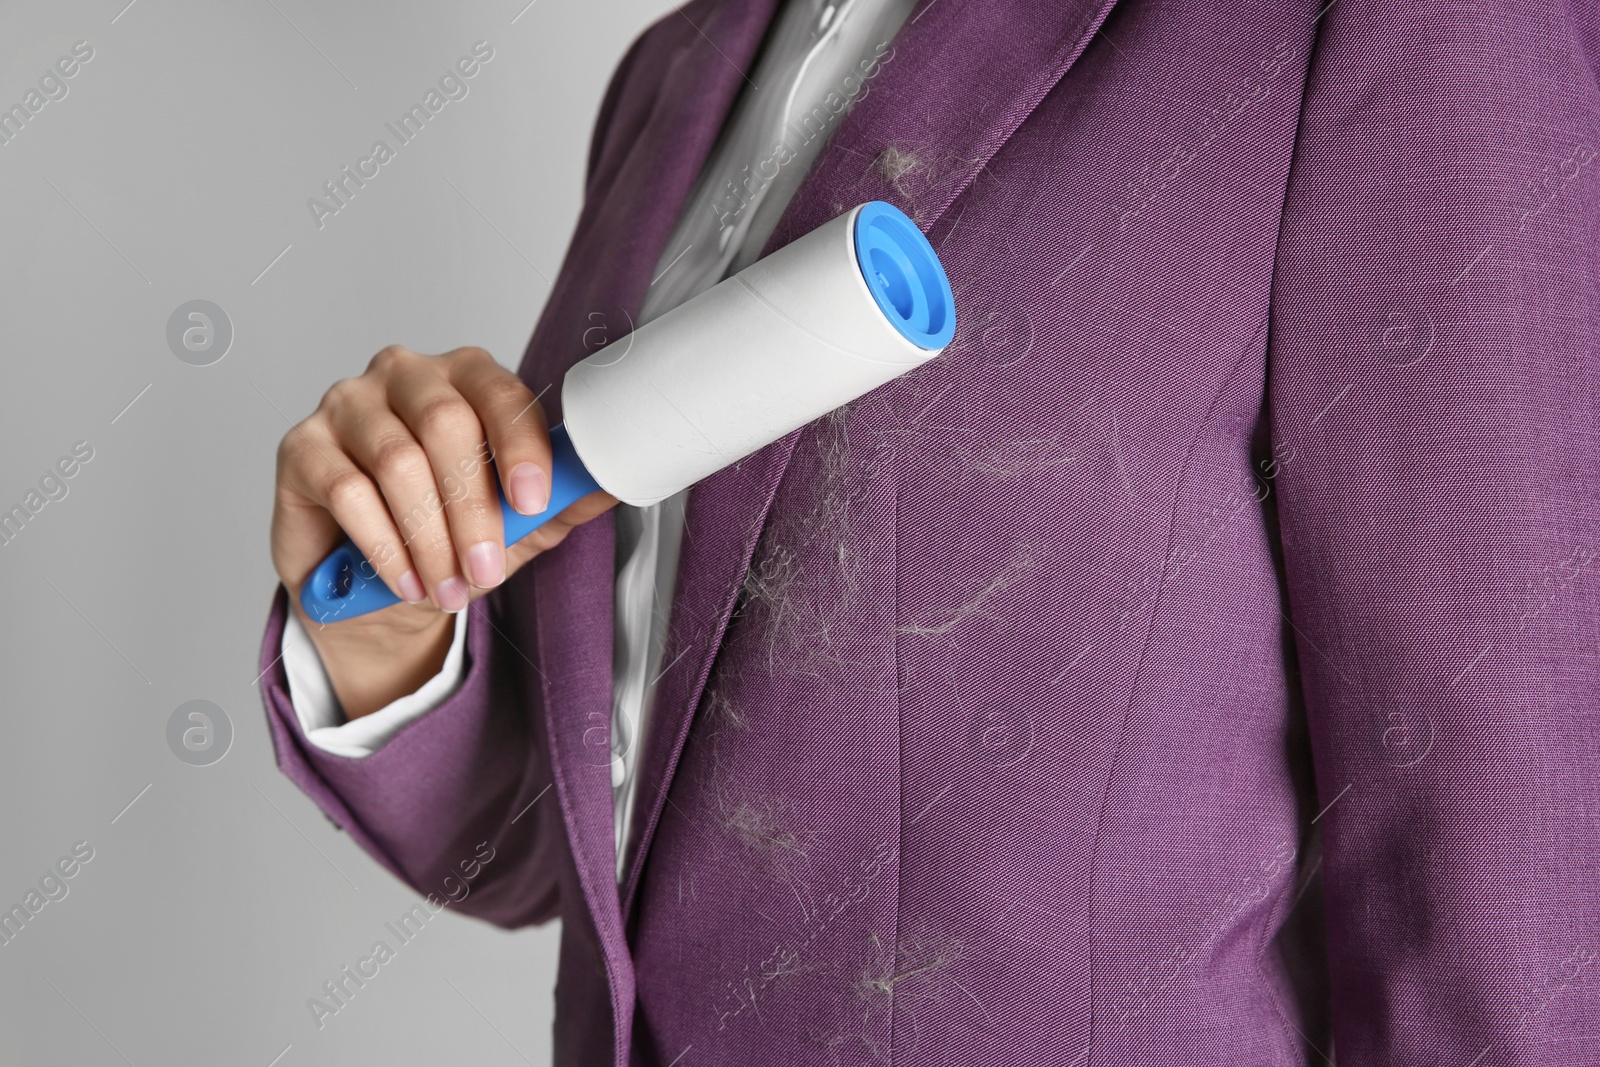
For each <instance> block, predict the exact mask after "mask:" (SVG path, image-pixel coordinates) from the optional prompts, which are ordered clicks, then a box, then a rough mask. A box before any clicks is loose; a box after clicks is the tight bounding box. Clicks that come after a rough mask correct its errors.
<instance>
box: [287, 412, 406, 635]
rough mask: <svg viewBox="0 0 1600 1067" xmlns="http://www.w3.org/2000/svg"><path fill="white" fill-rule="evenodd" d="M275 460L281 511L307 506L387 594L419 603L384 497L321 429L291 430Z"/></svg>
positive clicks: (314, 425)
mask: <svg viewBox="0 0 1600 1067" xmlns="http://www.w3.org/2000/svg"><path fill="white" fill-rule="evenodd" d="M280 457H281V459H280V465H279V473H278V481H279V486H280V489H281V490H282V491H283V494H284V495H287V496H289V497H290V499H288V500H285V501H284V503H285V506H286V507H289V508H294V507H303V506H306V505H310V506H311V507H313V508H315V509H320V510H321V511H322V512H325V513H326V514H327V515H328V516H330V517H331V518H332V520H333V522H335V523H337V524H338V527H339V529H341V530H343V531H344V534H345V536H346V537H348V538H350V540H351V541H352V542H353V543H354V544H355V546H356V548H358V549H359V550H360V551H361V554H362V555H363V556H365V557H366V559H367V561H368V563H369V564H370V565H371V567H372V569H373V570H374V571H376V573H377V576H378V577H379V578H380V579H382V581H383V583H384V584H385V585H386V586H388V587H389V589H390V591H391V592H393V593H394V594H395V595H396V596H398V597H400V598H401V599H402V600H405V601H408V602H410V603H413V604H415V603H419V602H421V601H422V600H423V599H424V592H423V587H422V583H421V581H420V580H419V579H418V576H417V571H416V567H415V565H414V564H413V562H412V559H411V556H410V553H409V552H408V551H407V550H406V546H405V541H404V538H403V537H402V536H401V534H400V531H399V530H398V529H396V528H395V524H394V522H393V520H392V519H391V517H390V514H389V508H388V505H387V504H386V503H385V501H384V499H383V495H382V494H381V493H380V492H379V490H378V487H377V486H376V485H374V484H373V482H372V479H371V478H369V477H368V476H367V475H366V473H365V472H364V471H362V470H361V469H360V468H359V467H358V466H357V465H356V463H355V462H353V461H352V459H351V458H350V457H349V456H348V455H347V454H346V453H345V452H344V451H343V450H342V449H341V448H340V447H339V445H338V442H337V441H335V440H334V439H333V436H332V434H331V433H329V432H328V430H327V429H326V427H325V426H324V425H323V424H322V423H321V422H320V421H313V420H307V422H306V423H302V424H301V425H299V426H296V427H295V428H294V429H293V430H291V431H290V433H289V436H288V437H287V438H285V439H284V446H283V448H282V450H281V452H280ZM294 497H298V498H299V500H298V501H297V500H294V499H293V498H294ZM330 547H331V546H330ZM297 569H298V568H297ZM308 573H309V571H308ZM369 576H370V575H369ZM300 580H301V581H304V575H302V576H300Z"/></svg>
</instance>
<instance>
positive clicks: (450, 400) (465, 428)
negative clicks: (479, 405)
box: [417, 394, 478, 438]
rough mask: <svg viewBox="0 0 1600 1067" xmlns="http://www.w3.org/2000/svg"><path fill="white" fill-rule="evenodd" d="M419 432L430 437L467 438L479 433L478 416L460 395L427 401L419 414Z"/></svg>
mask: <svg viewBox="0 0 1600 1067" xmlns="http://www.w3.org/2000/svg"><path fill="white" fill-rule="evenodd" d="M417 430H418V431H419V432H420V433H422V434H424V435H425V436H428V437H439V438H449V437H465V436H475V435H476V434H477V433H478V415H477V413H476V412H475V411H473V410H472V405H470V404H468V403H467V402H466V401H465V400H463V399H462V398H461V397H460V395H459V394H457V395H453V396H442V397H437V398H435V399H433V400H429V401H426V402H425V403H424V404H423V405H422V407H421V409H420V410H419V411H418V412H417Z"/></svg>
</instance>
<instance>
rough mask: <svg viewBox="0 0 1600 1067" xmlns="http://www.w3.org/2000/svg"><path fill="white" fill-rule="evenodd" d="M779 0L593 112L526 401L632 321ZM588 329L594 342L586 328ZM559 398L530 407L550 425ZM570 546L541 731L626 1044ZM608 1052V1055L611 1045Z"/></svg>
mask: <svg viewBox="0 0 1600 1067" xmlns="http://www.w3.org/2000/svg"><path fill="white" fill-rule="evenodd" d="M776 3H777V0H750V2H746V3H736V4H727V3H724V4H706V3H702V4H690V5H688V6H687V7H686V8H685V9H683V10H681V11H679V12H677V13H676V14H677V17H676V18H673V17H670V16H669V18H668V19H667V20H665V21H663V22H662V23H661V24H660V25H659V26H658V27H656V28H655V29H654V30H652V31H650V32H649V33H647V34H646V36H645V37H643V38H642V39H641V41H640V42H639V43H638V44H637V45H636V48H635V51H634V52H631V53H630V54H629V56H628V58H627V59H626V60H625V61H624V62H625V66H626V70H624V71H622V72H621V73H619V80H618V82H617V84H616V85H615V86H614V87H613V89H612V91H611V92H610V93H609V94H608V97H607V100H606V101H605V103H604V104H603V105H602V108H603V111H602V115H603V118H604V122H603V123H602V125H603V126H604V127H605V129H604V134H603V141H601V142H600V143H597V144H596V145H595V146H594V150H593V155H592V163H593V166H592V169H591V173H590V175H589V179H588V188H587V190H586V197H585V207H584V211H583V214H582V215H581V216H580V218H579V221H578V225H577V227H576V228H575V231H574V235H573V239H572V244H571V246H570V247H569V249H568V251H567V256H566V260H565V262H564V263H563V266H562V270H561V274H560V276H559V277H558V278H557V281H556V284H555V286H554V288H553V289H552V292H551V294H550V297H549V299H548V300H547V301H546V304H545V310H544V313H543V314H542V315H541V316H540V320H539V325H538V328H537V329H536V330H535V332H534V335H533V339H532V340H531V341H530V342H529V346H528V351H527V353H526V354H525V356H524V359H523V363H522V368H521V371H520V373H521V375H522V377H523V379H524V380H525V381H527V383H528V384H529V385H530V386H531V387H532V388H533V389H534V391H535V392H542V391H543V390H544V389H545V387H546V386H547V385H549V384H551V383H554V382H558V381H560V379H561V377H562V375H564V374H565V373H566V371H567V368H569V367H570V366H572V364H574V363H576V362H577V361H578V360H580V359H582V358H583V357H585V356H586V355H588V354H589V353H590V352H591V351H593V350H594V349H595V348H596V347H598V346H597V344H596V343H595V342H596V338H597V336H598V337H600V338H606V337H609V338H610V339H615V337H616V336H620V335H622V334H625V333H626V332H627V330H628V326H627V324H628V323H629V322H631V321H632V320H633V319H634V318H636V317H637V315H638V311H639V308H640V307H641V305H642V304H643V301H644V297H645V293H646V290H647V289H648V287H649V282H650V275H651V270H652V269H653V267H654V265H655V263H656V261H657V259H658V257H659V256H660V254H661V249H662V247H663V246H664V245H665V244H666V241H667V238H668V236H669V235H670V233H671V231H672V227H673V225H674V223H675V222H676V221H677V216H678V212H679V211H680V209H681V207H682V205H683V203H684V201H685V200H686V199H687V197H688V194H689V191H690V189H691V187H692V186H693V183H694V180H695V178H696V176H697V175H698V172H699V170H700V167H701V165H702V163H703V161H704V160H705V158H706V157H707V155H708V154H709V153H710V150H711V147H712V144H713V143H714V141H715V139H716V136H717V132H718V130H719V129H720V128H721V126H722V124H723V121H724V119H725V118H726V115H727V113H728V110H729V108H730V106H731V104H732V102H733V100H734V99H735V98H736V96H737V94H738V91H739V89H740V88H741V87H742V86H743V85H744V77H745V75H744V72H745V71H748V70H749V68H750V65H751V60H752V58H753V57H754V55H755V53H756V49H757V47H758V46H759V44H760V41H761V36H762V34H763V32H764V31H765V29H766V26H767V23H768V22H769V21H770V19H771V16H772V10H773V8H774V6H775V5H776ZM597 326H598V327H600V333H599V334H598V335H597V333H596V327H597ZM558 393H559V390H555V391H552V393H550V394H545V396H544V397H543V402H544V404H545V407H546V409H547V410H548V411H549V413H550V421H551V422H552V423H554V422H556V421H559V419H560V417H561V415H560V398H559V395H556V394H558ZM592 525H593V527H594V528H593V529H588V528H585V529H581V530H579V531H576V532H575V533H574V534H573V535H572V537H571V538H570V541H571V542H572V543H571V544H570V545H568V546H564V548H565V549H566V550H565V551H561V552H557V553H554V554H552V555H548V556H544V557H541V558H539V559H538V560H535V561H534V563H533V564H531V565H530V569H531V570H532V571H533V586H534V596H533V607H534V611H535V613H536V619H537V623H536V626H535V627H534V630H535V649H534V659H535V660H536V662H537V667H538V670H539V672H540V674H541V675H542V679H543V680H542V683H541V684H542V686H543V689H544V698H545V699H544V711H545V728H546V732H547V736H548V738H549V744H550V749H551V763H552V765H553V769H554V775H555V784H556V794H557V797H558V799H559V801H560V804H561V810H562V815H563V818H564V819H565V821H566V824H567V829H568V835H569V839H570V842H571V847H572V852H573V858H574V862H575V865H576V868H577V872H578V876H579V879H580V881H581V883H582V886H583V891H584V894H585V896H586V897H587V899H588V904H589V912H590V914H591V916H592V917H593V919H594V924H595V929H596V932H597V934H598V936H599V938H600V941H601V945H602V947H603V948H604V950H605V953H606V956H607V959H608V967H607V970H608V976H609V980H610V984H611V991H612V996H613V998H614V1001H615V1003H616V1004H617V1005H618V1012H619V1017H618V1018H617V1019H616V1020H614V1021H615V1023H616V1025H617V1028H618V1040H619V1041H620V1040H625V1039H626V1035H627V1033H628V1032H629V1031H628V1027H629V1026H630V1025H631V1021H630V1020H629V1019H628V1018H624V1017H623V1016H626V1015H627V1014H628V1013H629V1011H630V1009H631V1005H632V1003H633V994H632V988H631V973H632V972H631V970H630V969H629V966H628V963H627V945H626V941H625V938H624V936H623V932H622V925H621V913H620V907H619V899H618V893H617V883H616V853H615V848H614V846H613V837H614V831H613V815H612V811H613V809H612V793H611V769H610V766H611V756H610V749H609V736H610V730H609V724H610V720H611V655H612V625H613V620H612V600H611V597H609V596H604V597H600V598H598V600H597V599H596V598H595V597H593V595H592V590H594V589H597V588H604V589H609V588H610V585H611V571H612V566H613V559H612V544H613V540H612V523H611V517H610V516H609V515H608V516H606V517H605V518H603V519H600V520H596V522H595V523H594V524H592ZM619 1047H620V1046H619Z"/></svg>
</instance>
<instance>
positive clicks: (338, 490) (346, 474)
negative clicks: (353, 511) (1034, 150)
mask: <svg viewBox="0 0 1600 1067" xmlns="http://www.w3.org/2000/svg"><path fill="white" fill-rule="evenodd" d="M367 489H368V482H367V479H366V477H365V476H364V475H362V474H360V473H359V472H357V471H353V470H342V471H339V472H337V473H335V474H334V475H333V476H332V477H330V478H329V479H328V482H327V485H326V486H324V488H323V495H324V496H325V497H327V500H328V506H329V508H330V509H332V510H334V511H339V510H344V509H348V508H352V507H354V506H356V504H357V503H358V502H360V501H361V500H362V499H363V498H364V497H365V496H366V494H367Z"/></svg>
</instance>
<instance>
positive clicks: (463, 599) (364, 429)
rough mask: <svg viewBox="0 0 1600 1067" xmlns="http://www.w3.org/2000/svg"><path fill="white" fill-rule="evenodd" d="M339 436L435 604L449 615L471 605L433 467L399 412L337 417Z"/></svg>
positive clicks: (376, 410) (379, 409)
mask: <svg viewBox="0 0 1600 1067" xmlns="http://www.w3.org/2000/svg"><path fill="white" fill-rule="evenodd" d="M334 432H335V433H336V434H337V436H338V439H339V440H340V441H341V442H342V443H343V445H344V448H345V449H346V451H348V452H349V454H350V457H351V458H352V459H353V460H354V461H355V462H356V463H357V464H358V465H359V466H360V467H361V469H362V470H363V471H365V472H366V473H367V474H369V475H371V477H372V479H373V480H374V481H376V482H377V487H378V489H379V490H380V491H381V492H382V496H383V500H384V502H385V506H386V508H387V510H388V512H389V515H390V522H391V524H392V525H393V526H394V527H395V529H396V530H397V531H398V535H399V537H400V539H401V542H402V543H403V544H404V545H405V547H406V550H407V551H408V552H409V554H410V556H411V559H412V560H413V562H414V563H415V565H416V569H417V573H418V575H419V576H420V580H421V584H422V586H423V588H424V589H426V590H428V591H430V592H431V594H432V600H433V603H434V605H435V606H436V607H437V608H439V610H440V611H448V612H457V611H460V610H461V609H462V608H464V607H466V603H467V583H466V581H465V580H464V579H463V578H462V577H461V570H460V567H459V566H458V565H457V560H456V553H455V548H454V546H453V545H452V544H451V541H450V529H449V525H448V523H447V522H446V519H445V514H444V508H443V505H442V502H441V499H440V496H439V491H438V486H437V485H436V484H435V482H434V477H433V467H432V464H431V463H430V461H429V459H428V455H427V452H426V451H425V450H424V449H423V447H422V445H421V444H420V443H419V442H418V441H417V439H416V437H414V436H413V435H412V433H411V430H410V429H409V428H408V427H407V426H406V424H405V423H404V422H403V421H401V420H400V418H398V417H397V416H396V415H395V413H394V412H392V411H390V410H388V409H387V408H386V407H384V406H383V405H372V406H370V407H366V408H364V409H361V410H359V411H358V410H354V409H349V410H344V411H340V412H339V413H337V414H336V416H335V424H334Z"/></svg>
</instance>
